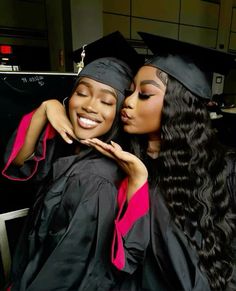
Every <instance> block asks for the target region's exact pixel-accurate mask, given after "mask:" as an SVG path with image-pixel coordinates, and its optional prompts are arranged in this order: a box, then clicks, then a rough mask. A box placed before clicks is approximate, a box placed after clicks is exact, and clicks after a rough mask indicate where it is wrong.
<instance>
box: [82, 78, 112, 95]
mask: <svg viewBox="0 0 236 291" xmlns="http://www.w3.org/2000/svg"><path fill="white" fill-rule="evenodd" d="M97 82H98V81H97ZM98 83H101V82H98ZM80 84H83V85H85V86H87V87H88V88H91V87H92V85H91V84H90V83H89V82H86V81H83V80H82V81H80V82H79V84H78V86H79V85H80ZM101 84H102V83H101ZM113 90H115V89H113ZM100 91H101V92H103V93H105V94H110V95H112V96H114V97H115V98H116V99H117V95H116V93H115V92H114V91H112V90H109V89H101V90H100Z"/></svg>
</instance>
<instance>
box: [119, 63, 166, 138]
mask: <svg viewBox="0 0 236 291" xmlns="http://www.w3.org/2000/svg"><path fill="white" fill-rule="evenodd" d="M166 84H167V74H166V73H164V72H162V71H160V70H159V69H157V68H154V67H150V66H143V67H141V69H140V70H139V71H138V73H137V74H136V76H135V78H134V83H133V84H132V85H131V92H130V96H128V97H126V99H125V101H124V105H123V109H122V111H121V119H122V121H123V124H124V130H125V131H126V132H128V133H131V134H148V135H154V136H158V137H159V135H160V128H161V112H162V107H163V100H164V95H165V90H166Z"/></svg>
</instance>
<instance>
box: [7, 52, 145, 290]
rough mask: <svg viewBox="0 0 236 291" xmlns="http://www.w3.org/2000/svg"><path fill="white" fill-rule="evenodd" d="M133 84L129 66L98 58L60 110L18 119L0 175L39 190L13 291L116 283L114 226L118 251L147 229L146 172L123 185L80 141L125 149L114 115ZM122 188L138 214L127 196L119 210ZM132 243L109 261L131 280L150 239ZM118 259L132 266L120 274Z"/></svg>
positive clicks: (55, 104)
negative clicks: (32, 183)
mask: <svg viewBox="0 0 236 291" xmlns="http://www.w3.org/2000/svg"><path fill="white" fill-rule="evenodd" d="M131 81H132V72H131V69H130V68H129V66H128V65H127V64H126V63H124V62H123V61H121V60H119V59H116V58H114V57H107V58H99V59H97V60H95V61H92V62H91V63H89V64H88V65H86V66H85V67H84V68H83V69H82V71H81V72H80V74H79V76H78V81H77V83H76V84H75V86H74V89H73V90H72V94H71V96H70V97H69V98H68V99H67V102H66V104H65V107H63V106H62V104H61V103H60V102H59V101H57V100H48V101H45V102H43V103H42V104H41V106H39V107H38V108H37V109H36V110H35V111H33V112H31V113H29V114H28V115H26V116H24V117H23V119H22V121H21V123H20V125H19V127H18V129H17V132H16V134H15V136H14V137H13V140H14V142H10V143H9V146H8V150H9V153H8V154H6V166H5V168H4V170H3V175H4V176H5V177H7V178H9V179H12V180H17V181H20V180H21V181H22V180H23V181H26V180H28V179H30V178H34V179H35V182H36V187H38V190H37V192H36V194H35V203H34V205H33V207H32V209H31V211H30V215H29V218H28V222H27V224H26V227H25V231H24V232H23V233H22V237H21V239H20V242H19V244H18V247H17V250H16V255H15V258H14V264H13V272H12V282H11V285H12V287H11V290H12V291H13V290H21V291H26V290H27V291H41V290H64V291H67V290H89V291H97V290H102V291H106V290H107V291H108V290H111V289H112V288H113V286H115V285H116V284H117V283H118V277H117V273H116V272H114V270H113V269H112V266H111V258H110V249H111V245H112V236H113V233H114V221H115V218H116V217H117V214H118V213H119V217H118V218H117V219H116V223H115V233H116V234H117V236H116V238H115V239H114V244H116V243H117V242H116V240H117V241H118V245H119V243H120V239H121V237H122V236H125V234H127V232H129V231H130V229H131V228H135V227H138V228H139V229H140V232H142V231H145V229H148V215H147V213H148V194H147V193H148V192H147V183H146V180H147V171H146V168H145V166H144V165H143V164H142V163H141V162H140V161H139V164H138V173H137V171H136V168H135V167H133V169H132V175H133V176H130V177H129V180H128V179H126V180H124V181H123V177H124V173H123V172H122V171H121V170H120V169H119V167H118V165H116V163H114V162H113V161H112V160H110V159H107V158H106V157H103V156H101V155H100V154H99V153H97V152H96V151H95V150H93V149H92V148H90V147H88V146H87V145H86V144H83V143H81V142H79V141H81V140H82V139H85V138H93V137H99V138H100V139H102V140H103V141H106V142H110V141H111V140H113V139H114V140H117V139H119V140H120V141H122V136H121V128H120V126H119V122H120V118H119V110H120V107H121V104H122V102H123V100H124V91H125V89H126V88H129V86H130V83H131ZM56 132H58V133H59V135H57V134H56ZM137 161H138V159H137ZM140 170H141V171H140ZM122 181H123V182H122ZM119 187H120V189H121V190H120V193H121V195H123V194H122V193H123V192H124V193H126V192H127V193H130V195H129V198H130V197H131V196H133V195H135V197H136V199H135V201H136V202H135V201H134V202H130V203H137V202H139V201H140V200H141V199H142V207H139V209H138V210H135V213H133V212H132V211H134V210H133V209H134V207H131V209H130V210H129V209H126V205H127V202H129V201H128V199H127V200H126V196H124V195H123V196H120V197H121V198H122V199H121V198H120V199H119V202H117V192H118V188H119ZM121 213H122V214H124V213H126V217H122V216H121ZM129 217H132V223H130V221H129ZM127 220H128V221H127ZM137 220H139V221H140V223H139V224H137V225H135V222H136V221H137ZM135 240H136V238H135V237H134V236H132V233H131V234H130V236H129V237H128V238H124V244H123V245H121V244H120V245H119V252H118V253H117V255H116V254H114V256H113V258H114V260H115V261H119V263H120V265H122V266H123V269H126V270H125V271H127V272H128V273H130V272H132V271H133V268H134V265H135V264H134V262H135V261H137V263H138V262H139V261H141V260H142V258H143V256H144V250H145V248H146V246H147V244H148V240H149V237H148V235H146V236H144V238H143V241H142V243H140V244H139V245H138V246H137V247H132V248H131V247H130V246H132V245H133V244H134V241H135ZM122 247H123V249H122ZM124 248H127V250H126V251H125V250H124ZM130 250H131V252H130ZM121 254H123V257H122V259H123V260H124V254H125V256H126V255H127V256H128V258H129V260H128V261H127V263H126V264H125V266H124V264H122V262H123V261H122V260H121ZM42 286H43V287H42Z"/></svg>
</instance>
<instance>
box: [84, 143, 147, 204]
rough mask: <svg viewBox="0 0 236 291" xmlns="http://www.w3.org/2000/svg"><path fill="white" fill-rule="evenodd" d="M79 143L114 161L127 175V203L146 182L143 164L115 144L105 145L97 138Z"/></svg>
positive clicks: (145, 170)
mask: <svg viewBox="0 0 236 291" xmlns="http://www.w3.org/2000/svg"><path fill="white" fill-rule="evenodd" d="M81 142H82V143H84V144H87V145H89V146H91V147H94V148H95V149H96V150H98V151H99V152H100V153H102V154H104V155H105V156H107V157H110V158H112V159H114V160H115V161H116V162H117V163H118V165H119V166H120V167H121V168H122V170H123V171H124V172H125V173H126V174H127V176H128V181H129V186H128V192H127V200H128V201H129V200H130V198H131V197H132V195H133V194H134V192H135V191H137V190H138V189H139V188H140V187H141V186H142V185H143V184H144V183H145V182H146V181H147V178H148V172H147V168H146V167H145V165H144V164H143V162H142V161H141V160H140V159H139V158H137V157H136V156H135V155H133V154H131V153H129V152H126V151H123V150H122V148H121V147H120V145H118V144H117V143H115V142H112V141H111V144H107V143H104V142H102V141H101V140H99V139H97V138H92V139H87V140H83V141H81Z"/></svg>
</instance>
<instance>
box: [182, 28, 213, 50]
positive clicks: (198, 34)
mask: <svg viewBox="0 0 236 291" xmlns="http://www.w3.org/2000/svg"><path fill="white" fill-rule="evenodd" d="M179 39H180V40H182V41H186V42H190V43H194V44H197V45H202V46H207V47H212V48H215V47H216V40H217V30H213V29H208V28H201V27H194V26H184V25H180V31H179Z"/></svg>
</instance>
